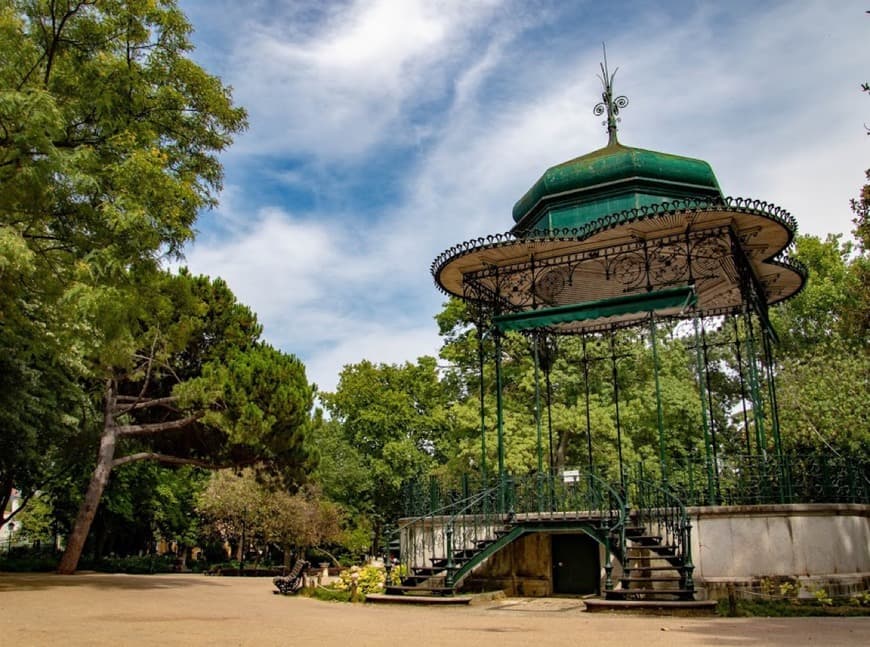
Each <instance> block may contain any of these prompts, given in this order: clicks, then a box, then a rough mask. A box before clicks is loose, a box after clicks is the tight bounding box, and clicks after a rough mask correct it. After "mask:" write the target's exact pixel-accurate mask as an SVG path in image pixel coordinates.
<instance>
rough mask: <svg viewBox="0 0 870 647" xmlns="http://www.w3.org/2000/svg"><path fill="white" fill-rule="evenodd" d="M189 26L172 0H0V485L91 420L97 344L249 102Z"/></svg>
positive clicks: (180, 222)
mask: <svg viewBox="0 0 870 647" xmlns="http://www.w3.org/2000/svg"><path fill="white" fill-rule="evenodd" d="M190 30H191V27H190V25H189V23H188V22H187V20H186V19H185V18H184V16H183V14H182V13H181V12H180V11H179V10H178V8H177V6H176V4H175V3H174V2H172V1H161V2H148V1H132V0H131V1H120V0H116V1H113V0H101V1H100V2H96V1H95V0H80V1H72V0H20V1H16V0H11V1H10V0H6V1H5V2H3V3H2V4H0V186H2V187H3V191H2V192H0V358H2V360H0V361H2V364H3V365H2V367H0V368H2V369H3V370H2V371H0V373H2V376H3V378H2V379H3V380H4V384H3V385H2V386H3V388H2V389H0V391H2V396H0V397H2V402H0V410H2V411H3V412H4V414H3V417H2V418H0V425H2V427H0V432H2V434H0V435H2V444H3V446H2V450H3V451H2V452H0V454H2V456H3V458H2V461H0V488H2V491H3V494H2V495H0V496H2V497H6V496H7V493H8V492H9V483H15V484H16V486H18V487H22V488H23V489H24V490H25V492H28V493H32V492H33V491H35V489H36V488H37V487H39V485H40V484H44V483H45V481H46V479H48V478H51V477H52V473H53V467H52V466H53V465H54V464H55V463H56V462H55V461H43V462H42V464H40V461H38V460H34V457H40V456H49V455H50V454H51V451H52V450H53V448H56V447H62V446H63V445H64V444H65V441H66V440H67V439H68V438H69V436H70V435H71V434H72V433H82V432H85V431H87V428H88V427H89V426H90V424H91V420H90V419H89V418H90V417H91V416H90V414H91V413H92V412H91V407H89V406H88V405H87V404H86V401H87V397H86V393H87V389H85V388H83V383H82V380H81V378H82V377H83V376H84V377H90V378H93V377H94V376H95V375H96V373H97V372H96V371H94V370H93V366H92V361H93V359H94V357H95V356H96V355H97V354H98V350H97V347H100V348H102V349H103V350H105V349H106V348H107V347H108V346H110V345H114V346H115V347H116V349H120V347H121V346H123V342H124V340H125V338H126V337H129V335H126V334H125V332H124V323H125V322H126V321H128V319H127V318H125V317H124V316H122V315H123V310H124V307H125V306H126V305H128V304H129V302H130V301H131V299H132V296H131V293H135V292H136V291H140V292H141V291H143V290H148V289H149V281H148V279H147V278H146V277H147V276H149V275H151V276H154V275H155V270H156V267H157V264H158V263H159V261H160V259H161V258H162V257H164V256H166V255H176V254H178V252H179V251H180V250H181V247H182V245H183V244H184V243H185V242H186V241H188V240H189V239H190V238H191V237H192V235H193V223H194V221H195V218H196V216H197V213H198V212H199V211H200V210H201V209H203V208H206V207H209V206H211V205H213V204H214V203H215V200H216V195H217V191H218V190H219V188H220V181H221V166H220V164H219V162H218V159H217V154H218V153H219V152H220V151H221V150H223V149H224V148H225V147H226V146H227V145H228V144H229V143H230V141H231V139H232V136H233V135H234V134H235V133H236V132H238V131H240V130H241V129H242V128H243V127H244V125H245V113H244V111H243V110H241V109H239V108H236V107H234V106H233V105H232V101H231V98H230V93H229V90H228V89H227V88H225V87H223V86H222V84H221V83H220V81H219V80H218V79H217V78H215V77H212V76H210V75H208V74H207V73H206V72H205V71H204V70H202V69H201V68H199V67H198V66H197V65H196V64H194V63H193V62H192V61H191V60H190V58H189V56H188V53H189V51H190V42H189V38H188V37H189V33H190ZM158 281H159V279H158ZM97 315H102V316H97ZM7 405H8V406H7ZM97 412H99V408H98V409H97ZM99 415H100V414H99V413H97V416H99ZM46 465H47V466H48V467H46ZM0 521H2V520H0Z"/></svg>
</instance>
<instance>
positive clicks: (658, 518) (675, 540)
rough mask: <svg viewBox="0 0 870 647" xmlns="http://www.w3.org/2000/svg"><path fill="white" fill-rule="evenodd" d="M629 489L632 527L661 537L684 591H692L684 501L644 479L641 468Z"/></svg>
mask: <svg viewBox="0 0 870 647" xmlns="http://www.w3.org/2000/svg"><path fill="white" fill-rule="evenodd" d="M628 488H629V490H628V491H629V497H628V498H629V499H630V500H631V501H632V510H631V512H630V514H628V515H627V516H628V517H629V518H630V521H631V523H634V524H635V525H636V526H639V527H642V528H644V529H645V533H646V534H649V535H655V536H658V537H661V544H662V545H663V546H667V547H668V548H669V549H670V551H671V553H670V555H669V556H668V557H666V558H665V559H666V560H667V561H669V562H670V563H671V564H673V565H674V566H677V567H679V568H680V574H681V578H682V581H681V585H682V586H681V588H686V589H689V590H691V589H693V588H694V579H693V571H694V564H693V563H692V531H691V528H692V526H691V524H690V523H689V516H688V514H687V513H686V506H685V504H684V503H683V501H682V499H681V498H680V497H679V496H678V495H677V494H676V493H675V492H674V491H673V490H671V489H670V488H669V487H668V486H667V484H666V483H663V484H659V483H654V482H652V481H649V480H647V479H645V478H644V476H643V468H642V466H638V471H637V473H636V474H633V475H630V476H629V484H628ZM623 541H624V540H623Z"/></svg>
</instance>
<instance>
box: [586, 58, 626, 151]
mask: <svg viewBox="0 0 870 647" xmlns="http://www.w3.org/2000/svg"><path fill="white" fill-rule="evenodd" d="M601 49H602V50H604V62H603V63H601V64H600V65H601V76H599V77H598V78H599V79H601V83H602V84H603V85H604V92H603V93H602V94H601V103H599V104H598V105H596V106H595V108H593V110H592V112H593V113H594V114H595V116H596V117H600V116H601V115H603V114H604V113H605V112H607V120H606V121H602V122H601V123H602V125H604V126H607V136H608V141H607V145H608V146H613V145H614V144H617V143H619V142H618V141H617V139H616V124H617V123H618V122H619V121H621V119H620V118H619V111H620V110H621V109H622V108H625V107H626V106H628V97H624V96H618V97H616V98H615V99H614V98H613V77H615V76H616V73H617V72H618V71H619V68H616V69H615V70H613V74H610V73H609V71H608V69H607V48H606V47H605V46H604V43H601Z"/></svg>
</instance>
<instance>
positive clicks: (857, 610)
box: [716, 598, 870, 618]
mask: <svg viewBox="0 0 870 647" xmlns="http://www.w3.org/2000/svg"><path fill="white" fill-rule="evenodd" d="M851 600H856V601H857V598H845V599H841V598H835V599H834V600H832V603H831V604H829V605H827V604H824V605H823V604H819V603H818V602H816V601H815V600H806V601H803V600H737V602H736V605H734V607H731V606H730V605H729V604H728V600H727V599H723V600H719V604H718V606H717V607H716V612H717V613H718V614H719V615H720V616H731V617H762V618H798V617H803V618H806V617H819V616H834V617H854V616H870V606H862V605H861V604H856V603H855V602H852V601H851Z"/></svg>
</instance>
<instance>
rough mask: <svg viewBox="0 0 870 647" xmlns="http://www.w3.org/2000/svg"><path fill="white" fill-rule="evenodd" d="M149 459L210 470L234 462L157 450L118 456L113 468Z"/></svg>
mask: <svg viewBox="0 0 870 647" xmlns="http://www.w3.org/2000/svg"><path fill="white" fill-rule="evenodd" d="M149 460H150V461H159V462H161V463H170V464H172V465H195V466H196V467H203V468H205V469H210V470H216V469H222V468H224V467H231V466H232V463H225V464H224V463H211V462H209V461H204V460H200V459H198V458H182V457H181V456H172V455H171V454H158V453H157V452H139V453H137V454H130V455H129V456H122V457H121V458H116V459H115V460H113V461H112V469H114V468H116V467H118V466H120V465H125V464H126V463H133V462H136V461H149Z"/></svg>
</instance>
